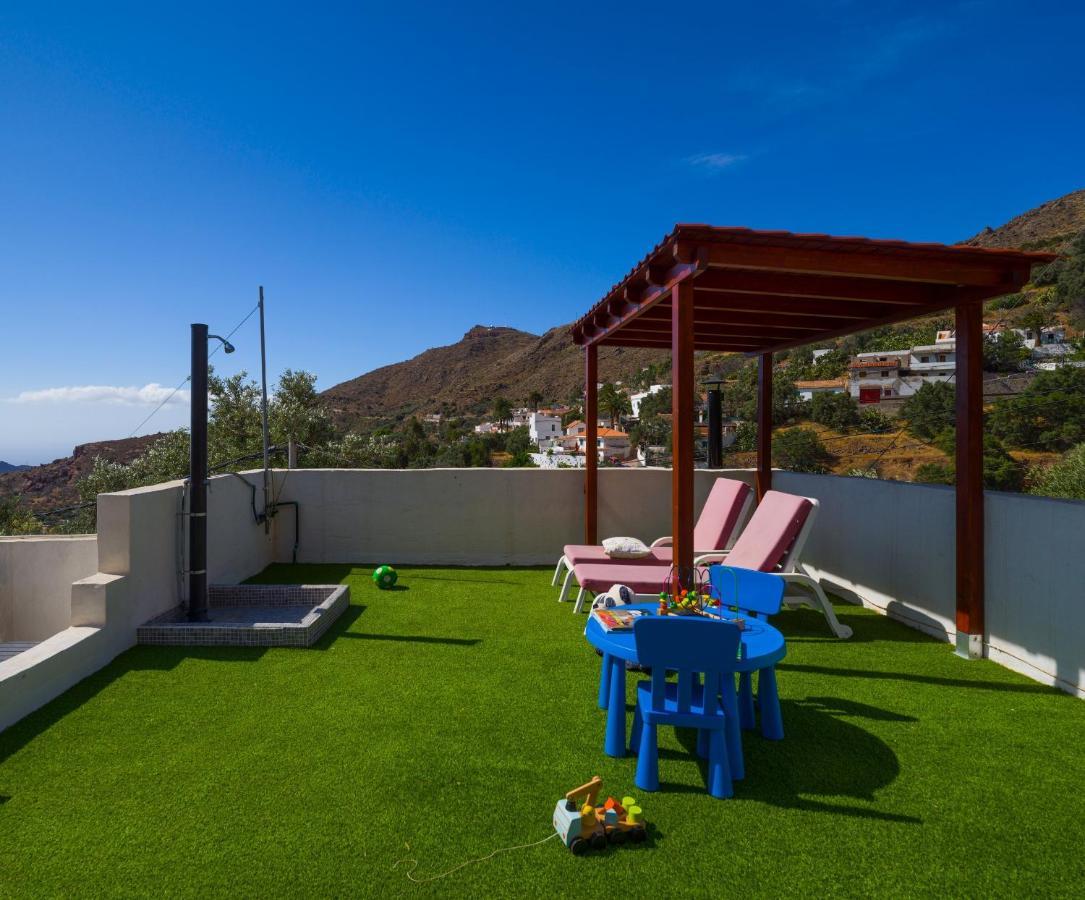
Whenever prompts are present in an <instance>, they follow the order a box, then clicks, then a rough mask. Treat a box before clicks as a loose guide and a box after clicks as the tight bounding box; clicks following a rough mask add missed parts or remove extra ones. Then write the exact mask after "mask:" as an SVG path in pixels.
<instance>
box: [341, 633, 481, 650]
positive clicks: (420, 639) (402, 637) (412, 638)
mask: <svg viewBox="0 0 1085 900" xmlns="http://www.w3.org/2000/svg"><path fill="white" fill-rule="evenodd" d="M340 637H343V638H347V639H349V640H355V641H402V642H404V643H407V644H451V645H453V646H456V647H474V646H475V645H476V644H481V643H482V640H481V638H449V637H429V636H426V635H420V634H362V633H361V632H358V631H348V632H346V633H345V634H341V635H340Z"/></svg>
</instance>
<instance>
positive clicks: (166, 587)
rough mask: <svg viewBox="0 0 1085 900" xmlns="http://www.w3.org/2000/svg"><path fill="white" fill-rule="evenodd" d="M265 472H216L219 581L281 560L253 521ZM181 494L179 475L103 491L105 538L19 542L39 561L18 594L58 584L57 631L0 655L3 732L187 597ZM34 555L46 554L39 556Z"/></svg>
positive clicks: (211, 503)
mask: <svg viewBox="0 0 1085 900" xmlns="http://www.w3.org/2000/svg"><path fill="white" fill-rule="evenodd" d="M259 480H260V474H259V473H245V475H244V480H243V479H240V478H236V477H233V476H220V477H218V478H213V479H211V482H210V485H209V489H208V501H207V508H208V566H207V571H208V579H209V581H210V582H212V583H226V584H230V583H236V582H238V581H242V580H244V579H245V578H247V577H248V576H250V575H254V574H256V573H257V572H259V571H261V570H262V569H264V568H265V567H266V566H267V565H268V564H269V563H271V562H272V560H273V548H274V541H273V538H272V536H271V535H270V534H265V533H264V527H263V526H262V525H257V524H256V523H255V522H254V520H253V512H252V502H251V491H250V488H249V485H252V484H258V483H259ZM181 500H182V483H181V482H171V483H168V484H161V485H155V486H153V487H148V488H138V489H136V490H131V491H120V492H118V493H114V494H102V495H100V496H99V498H98V535H97V538H95V537H94V536H90V537H89V538H82V539H69V540H68V541H67V543H66V544H64V543H61V542H60V541H57V540H53V539H39V541H41V542H42V545H43V546H42V547H39V548H34V549H31V550H27V549H26V548H25V547H24V548H22V549H20V550H19V553H20V554H23V560H24V562H25V563H26V564H27V565H31V564H33V565H34V566H35V568H34V570H33V574H32V575H28V576H27V578H28V579H29V581H24V580H22V579H19V580H16V581H15V593H16V596H17V597H22V598H24V599H25V596H26V595H25V594H20V593H19V592H20V589H21V587H25V586H26V584H31V585H34V586H41V590H42V591H45V587H44V585H46V584H50V585H52V586H53V587H52V588H50V589H49V591H47V592H46V593H48V594H49V596H50V597H52V598H53V600H52V601H51V602H50V603H49V604H48V606H49V609H50V613H49V616H50V619H49V621H50V623H51V624H50V628H53V629H54V632H53V633H52V636H51V637H50V636H48V635H44V634H43V637H45V638H46V639H45V640H43V641H42V643H40V644H38V646H36V647H34V648H33V649H32V650H29V651H26V652H24V653H20V654H18V655H16V656H14V657H12V658H11V659H8V660H6V661H4V662H0V730H2V729H4V728H6V727H7V726H8V725H10V724H12V723H13V722H16V721H18V720H19V719H20V718H22V717H23V716H25V715H26V714H27V713H29V712H31V711H32V710H34V709H36V708H37V707H39V706H41V705H42V704H44V703H47V702H48V701H49V700H51V699H52V698H54V697H56V696H57V695H58V694H60V693H62V692H63V691H65V690H67V689H68V688H69V687H71V686H72V685H73V684H75V683H76V682H78V681H80V680H82V679H83V678H86V676H87V675H90V674H91V673H92V672H95V671H96V670H98V669H100V668H101V667H102V666H104V665H106V664H107V663H108V662H109V661H110V660H111V659H113V658H114V657H115V656H116V655H117V654H118V653H121V652H123V651H124V650H126V649H127V648H128V647H131V646H132V645H133V644H134V643H135V641H136V628H137V627H138V626H139V625H141V624H142V623H143V622H145V621H147V620H148V619H150V618H152V617H153V616H156V615H158V614H159V613H162V612H165V611H166V610H168V609H170V608H172V607H174V606H176V605H178V603H180V602H181V598H182V596H183V587H184V577H183V572H184V569H185V568H187V565H186V556H187V552H186V551H187V538H186V537H185V533H184V532H183V530H182V528H181V525H182V522H183V520H182V517H181V512H182V510H181ZM257 508H258V509H259V508H261V498H260V497H257ZM18 540H20V541H23V540H25V539H18ZM30 540H31V544H32V543H33V540H34V539H30ZM50 541H51V544H50ZM8 543H9V542H8V541H6V540H5V541H0V560H3V559H4V554H5V553H13V552H14V551H12V550H10V548H8V547H6V546H5V545H6V544H8ZM28 546H29V545H28ZM50 546H51V547H52V549H51V550H50V549H48V548H49V547H50ZM31 553H37V554H38V555H37V556H36V557H35V558H33V559H31V556H30V554H31ZM19 571H22V569H20V570H19ZM3 590H4V589H3V588H0V592H2V591H3ZM4 596H6V594H3V593H0V597H4ZM59 598H62V599H63V603H61V602H60V599H59ZM21 602H22V600H20V603H21ZM17 605H18V604H17ZM24 605H25V604H24ZM39 619H40V617H39ZM12 639H15V638H12ZM25 639H27V640H33V639H35V638H25Z"/></svg>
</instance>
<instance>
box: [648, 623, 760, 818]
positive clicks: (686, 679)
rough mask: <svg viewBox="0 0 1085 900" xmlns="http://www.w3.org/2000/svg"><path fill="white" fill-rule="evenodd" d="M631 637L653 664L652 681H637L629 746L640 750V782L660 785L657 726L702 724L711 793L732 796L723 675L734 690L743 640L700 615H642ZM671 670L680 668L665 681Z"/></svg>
mask: <svg viewBox="0 0 1085 900" xmlns="http://www.w3.org/2000/svg"><path fill="white" fill-rule="evenodd" d="M633 637H634V640H635V641H636V645H637V659H638V660H639V661H640V662H641V664H643V665H646V666H651V669H652V678H651V681H642V682H641V683H640V684H639V685H638V686H637V703H636V712H635V713H634V715H633V734H632V739H631V741H630V749H631V750H632V751H633V752H634V753H636V754H638V759H637V777H636V784H637V787H639V788H640V789H641V790H643V791H658V790H659V750H658V743H657V737H656V729H657V727H658V726H659V725H673V726H676V727H687V728H697V729H700V732H701V733H700V735H699V736H698V741H697V746H698V748H699V749H701V748H703V747H704V744H705V740H704V736H705V735H707V738H708V740H707V743H708V793H710V794H711V795H712V796H713V797H730V796H732V795H733V794H734V789H733V787H732V785H731V765H730V763H729V762H728V753H727V736H726V729H727V726H728V716H727V714H726V712H725V710H724V707H723V706H722V705H721V703H720V693H719V689H720V685H721V683H722V682H721V678H722V679H723V680H725V681H729V682H730V684H731V687H732V691H733V689H734V671H735V669H734V663H735V661H737V659H738V647H739V642H740V639H741V635H740V634H739V631H738V628H737V627H736V626H734V625H731V624H729V623H727V622H714V621H710V620H707V619H703V618H700V617H697V618H684V617H682V616H643V617H641V618H639V619H637V620H636V622H634V623H633ZM668 669H670V670H675V671H677V673H678V680H677V682H668V681H667V670H668ZM701 673H704V679H703V680H702V679H701V678H700V677H699V675H700V674H701ZM728 705H730V704H728ZM732 708H733V707H732Z"/></svg>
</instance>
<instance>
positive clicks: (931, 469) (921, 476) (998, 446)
mask: <svg viewBox="0 0 1085 900" xmlns="http://www.w3.org/2000/svg"><path fill="white" fill-rule="evenodd" d="M955 442H956V431H955V429H953V428H947V429H946V430H945V431H943V432H942V433H941V434H939V435H938V436H937V437H936V438H935V440H934V444H935V446H937V447H938V449H940V450H941V451H942V452H943V453H945V454H946V456H947V457H949V459H948V460H947V461H946V462H945V463H924V464H923V465H921V466H920V467H919V468H918V469H917V470H916V476H915V480H916V481H924V482H928V483H931V484H954V483H955V482H956V480H957V474H956V463H955V462H954V459H953V455H954V452H955ZM1024 482H1025V469H1024V466H1022V465H1021V464H1020V463H1019V462H1017V460H1015V459H1014V458H1013V457H1012V456H1010V454H1009V453H1007V452H1006V448H1005V446H1004V445H1003V444H1002V442H1001V441H1000V440H999V439H998V438H997V437H995V436H994V435H992V434H985V435H984V436H983V486H984V487H985V488H986V489H987V490H989V491H1020V490H1021V488H1022V486H1023V485H1024Z"/></svg>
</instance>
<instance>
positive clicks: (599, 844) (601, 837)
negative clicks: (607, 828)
mask: <svg viewBox="0 0 1085 900" xmlns="http://www.w3.org/2000/svg"><path fill="white" fill-rule="evenodd" d="M606 845H607V836H606V835H605V834H593V835H592V836H591V848H592V850H602V849H603V848H604V847H605V846H606Z"/></svg>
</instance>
